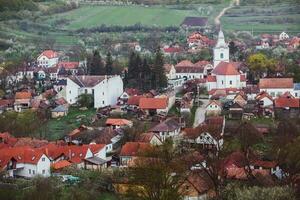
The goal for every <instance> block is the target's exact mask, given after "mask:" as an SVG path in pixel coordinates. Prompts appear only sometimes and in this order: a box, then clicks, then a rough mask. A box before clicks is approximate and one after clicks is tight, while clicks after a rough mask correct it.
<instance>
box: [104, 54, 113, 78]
mask: <svg viewBox="0 0 300 200" xmlns="http://www.w3.org/2000/svg"><path fill="white" fill-rule="evenodd" d="M105 71H106V75H112V71H113V60H112V56H111V53H110V52H108V53H107V55H106V63H105Z"/></svg>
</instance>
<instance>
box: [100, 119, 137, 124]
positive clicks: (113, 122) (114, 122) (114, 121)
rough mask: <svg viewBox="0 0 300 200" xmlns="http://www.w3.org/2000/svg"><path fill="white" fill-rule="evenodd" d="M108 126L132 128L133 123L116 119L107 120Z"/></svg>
mask: <svg viewBox="0 0 300 200" xmlns="http://www.w3.org/2000/svg"><path fill="white" fill-rule="evenodd" d="M105 123H106V125H115V126H130V125H132V121H130V120H127V119H114V118H108V119H107V120H106V122H105Z"/></svg>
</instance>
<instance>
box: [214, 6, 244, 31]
mask: <svg viewBox="0 0 300 200" xmlns="http://www.w3.org/2000/svg"><path fill="white" fill-rule="evenodd" d="M236 5H237V6H238V5H240V0H232V1H231V2H230V4H229V6H228V7H226V8H223V10H222V11H221V12H220V13H219V15H218V16H217V17H216V18H215V25H216V26H219V25H220V23H221V21H220V19H221V17H222V16H223V15H224V14H225V12H226V11H227V10H229V9H231V8H233V7H234V6H236Z"/></svg>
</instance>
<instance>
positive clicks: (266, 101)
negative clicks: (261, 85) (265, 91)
mask: <svg viewBox="0 0 300 200" xmlns="http://www.w3.org/2000/svg"><path fill="white" fill-rule="evenodd" d="M261 101H262V102H263V107H269V106H273V101H272V100H271V99H269V98H267V97H264V98H262V99H261Z"/></svg>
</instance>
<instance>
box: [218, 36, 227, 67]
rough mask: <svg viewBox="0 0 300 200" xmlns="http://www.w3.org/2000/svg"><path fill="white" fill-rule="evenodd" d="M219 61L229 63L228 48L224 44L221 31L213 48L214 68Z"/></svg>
mask: <svg viewBox="0 0 300 200" xmlns="http://www.w3.org/2000/svg"><path fill="white" fill-rule="evenodd" d="M221 61H224V62H229V47H228V45H227V44H226V42H225V38H224V33H223V31H222V30H220V32H219V35H218V41H217V45H216V46H215V48H214V67H216V66H217V65H218V64H219V63H220V62H221Z"/></svg>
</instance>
